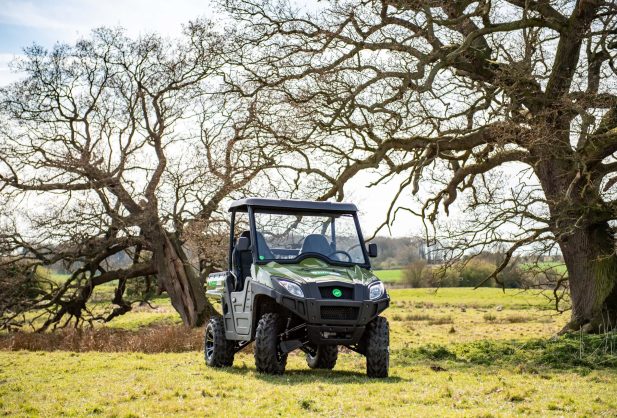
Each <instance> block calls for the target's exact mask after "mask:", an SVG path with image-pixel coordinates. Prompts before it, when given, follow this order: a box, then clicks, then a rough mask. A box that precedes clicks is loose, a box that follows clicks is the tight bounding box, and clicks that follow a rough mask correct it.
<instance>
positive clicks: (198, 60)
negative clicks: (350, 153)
mask: <svg viewBox="0 0 617 418" xmlns="http://www.w3.org/2000/svg"><path fill="white" fill-rule="evenodd" d="M227 47H228V43H227V41H226V38H225V36H223V35H222V34H219V33H217V32H216V31H214V30H213V29H212V27H211V25H210V24H209V23H207V22H201V21H198V22H193V23H191V24H189V25H187V26H186V27H185V28H184V33H183V37H182V38H181V39H179V40H177V41H172V40H166V39H164V38H162V37H160V36H158V35H154V34H152V35H146V36H143V37H140V38H138V39H130V38H128V37H127V36H126V35H125V34H124V32H123V31H122V30H112V29H106V28H102V29H98V30H95V31H94V32H93V34H92V36H91V37H89V38H87V39H83V40H81V41H79V42H77V43H76V44H75V45H73V46H69V45H58V46H56V47H54V49H53V50H51V51H46V50H44V49H43V48H41V47H38V46H34V47H31V48H28V49H26V51H25V58H24V59H22V60H20V61H19V62H18V63H17V69H18V71H20V72H22V73H23V74H25V77H24V78H23V79H22V80H21V81H19V82H17V83H15V84H12V85H11V86H9V87H7V88H5V89H2V90H1V91H0V111H1V116H0V117H2V120H3V121H4V122H5V123H4V124H3V126H2V128H1V137H0V146H1V147H2V153H1V154H0V190H1V191H2V193H3V194H4V195H5V197H7V198H8V200H9V201H11V202H13V205H14V208H15V210H14V211H13V214H12V215H11V216H9V215H6V216H5V219H11V218H12V219H13V221H12V223H11V225H12V230H8V229H6V230H5V231H4V232H5V233H4V234H3V238H4V239H5V241H7V242H8V244H7V249H5V254H7V252H6V251H8V254H11V255H12V257H9V258H5V259H4V261H5V262H6V263H7V264H9V263H15V261H16V259H19V262H20V263H21V264H22V265H26V266H30V267H31V271H34V269H35V268H36V266H37V265H53V264H56V263H65V264H66V265H67V267H69V270H70V271H71V275H70V277H69V278H68V280H66V281H65V282H63V283H60V284H58V285H57V286H55V287H53V288H52V289H50V290H49V291H47V292H41V293H40V294H39V295H37V296H35V297H33V298H32V299H31V300H30V301H28V302H27V303H26V304H25V305H24V304H22V305H20V306H21V308H20V309H16V310H12V311H10V312H3V320H4V323H5V325H6V324H10V323H12V322H14V321H16V320H17V318H18V317H20V316H19V315H21V314H23V312H24V311H25V310H34V311H37V312H38V315H37V316H40V317H41V320H42V325H41V327H40V328H42V329H46V328H48V327H49V326H51V325H53V326H54V327H55V326H56V325H58V324H59V325H66V324H69V323H74V324H75V326H77V325H79V324H80V323H81V322H83V321H84V320H92V319H104V320H110V319H112V318H113V317H115V316H117V315H120V314H122V313H124V312H127V311H128V310H130V309H131V306H132V304H133V303H135V302H136V301H131V300H127V299H126V294H125V291H126V287H127V283H129V282H130V281H131V280H135V279H138V278H144V277H145V278H147V280H149V278H150V277H156V278H157V281H158V285H159V288H160V290H164V291H166V292H167V293H168V294H169V296H170V299H171V302H172V305H173V306H174V308H175V309H176V310H177V311H178V312H179V314H180V316H181V317H182V320H183V322H184V323H185V324H186V325H189V326H197V325H200V324H201V323H203V321H204V319H205V318H206V317H207V316H208V315H209V313H210V305H209V304H208V302H207V300H206V298H205V293H204V289H203V283H201V282H200V279H199V277H198V274H197V269H196V268H195V267H194V265H193V263H191V260H189V258H190V254H188V253H187V252H186V251H185V246H184V245H183V244H184V243H185V241H186V240H187V239H188V238H189V236H188V234H186V233H185V232H186V230H193V231H194V232H193V234H194V235H200V234H208V233H211V231H216V230H217V228H218V227H217V225H220V224H221V222H222V220H221V213H220V212H219V211H220V207H221V204H222V203H223V202H224V201H225V199H228V198H229V197H230V196H232V195H233V194H234V193H238V192H241V191H242V190H243V189H244V188H246V187H247V186H248V185H249V183H250V182H251V181H253V180H254V179H255V178H256V176H257V175H258V174H259V173H260V172H261V171H262V170H264V169H266V168H268V167H270V166H271V165H272V164H273V161H274V157H275V152H274V151H272V152H269V151H268V150H267V149H266V147H267V145H268V144H267V143H264V142H263V141H262V140H261V139H260V138H258V137H256V136H254V135H252V134H251V129H252V128H251V126H252V124H251V119H252V113H251V109H250V105H249V103H248V102H247V101H246V100H241V99H240V98H238V97H237V96H233V95H227V96H224V97H223V96H221V95H220V94H219V93H221V91H222V89H221V88H220V86H221V81H222V74H223V66H224V61H223V58H224V53H225V52H226V48H227ZM18 211H19V212H20V213H18ZM15 218H19V219H17V220H15ZM0 220H1V219H0ZM199 229H201V230H200V231H199ZM195 231H197V232H195ZM209 231H210V232H209ZM118 254H126V255H127V256H128V258H129V260H130V262H128V263H125V265H123V266H122V265H121V266H118V265H115V266H114V265H112V264H110V262H109V260H110V258H111V257H114V256H115V255H118ZM201 256H202V257H207V256H208V255H207V254H203V253H202V254H201ZM214 257H215V258H216V257H218V256H217V255H214ZM214 264H216V263H214ZM110 282H115V283H117V287H116V291H115V294H114V296H113V300H112V302H113V304H114V305H115V306H116V307H115V308H114V309H113V311H111V312H108V313H107V314H106V315H104V316H102V315H101V313H100V312H90V311H89V308H88V305H87V302H88V301H89V299H90V298H91V296H92V294H93V291H94V289H95V288H96V286H99V285H101V284H104V283H110ZM43 320H44V321H43Z"/></svg>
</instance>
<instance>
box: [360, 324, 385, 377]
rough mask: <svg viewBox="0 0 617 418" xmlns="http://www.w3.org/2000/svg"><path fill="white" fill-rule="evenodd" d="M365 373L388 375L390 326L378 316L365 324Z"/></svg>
mask: <svg viewBox="0 0 617 418" xmlns="http://www.w3.org/2000/svg"><path fill="white" fill-rule="evenodd" d="M364 336H365V341H366V354H365V355H366V375H367V376H368V377H388V368H389V366H390V326H389V325H388V320H387V319H386V318H383V317H381V316H378V317H377V318H375V319H374V320H373V321H371V322H370V323H369V324H368V325H367V326H366V331H365V334H364Z"/></svg>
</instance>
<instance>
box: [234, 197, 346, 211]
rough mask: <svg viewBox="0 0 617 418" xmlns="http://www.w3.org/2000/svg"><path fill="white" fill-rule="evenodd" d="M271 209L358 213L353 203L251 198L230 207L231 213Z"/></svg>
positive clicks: (238, 201) (236, 201) (237, 201)
mask: <svg viewBox="0 0 617 418" xmlns="http://www.w3.org/2000/svg"><path fill="white" fill-rule="evenodd" d="M249 206H250V207H252V208H254V209H269V210H272V211H288V210H291V211H302V212H331V213H350V212H357V211H358V208H357V207H356V205H354V204H353V203H338V202H316V201H313V200H292V199H260V198H255V197H250V198H247V199H240V200H235V201H234V202H233V203H232V204H231V206H229V211H230V212H247V211H248V208H249Z"/></svg>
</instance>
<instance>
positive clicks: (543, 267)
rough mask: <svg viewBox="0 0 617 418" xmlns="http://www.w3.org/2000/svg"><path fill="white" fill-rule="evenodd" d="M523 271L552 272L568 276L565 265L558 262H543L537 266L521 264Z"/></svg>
mask: <svg viewBox="0 0 617 418" xmlns="http://www.w3.org/2000/svg"><path fill="white" fill-rule="evenodd" d="M521 268H522V269H523V270H529V271H536V272H550V273H555V274H559V275H561V274H566V273H567V271H568V270H567V268H566V265H565V264H564V263H560V262H557V261H542V262H539V263H537V264H533V263H523V264H521Z"/></svg>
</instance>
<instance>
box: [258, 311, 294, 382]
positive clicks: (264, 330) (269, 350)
mask: <svg viewBox="0 0 617 418" xmlns="http://www.w3.org/2000/svg"><path fill="white" fill-rule="evenodd" d="M282 328H283V327H282V321H281V319H280V317H279V315H278V314H275V313H266V314H264V315H263V316H262V317H261V319H260V320H259V323H258V324H257V330H256V332H255V366H256V367H257V371H258V372H261V373H267V374H283V372H284V371H285V365H286V364H287V354H283V352H282V350H281V347H280V345H279V344H280V342H281V339H280V337H279V335H280V333H281V332H282V331H283V329H282Z"/></svg>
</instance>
